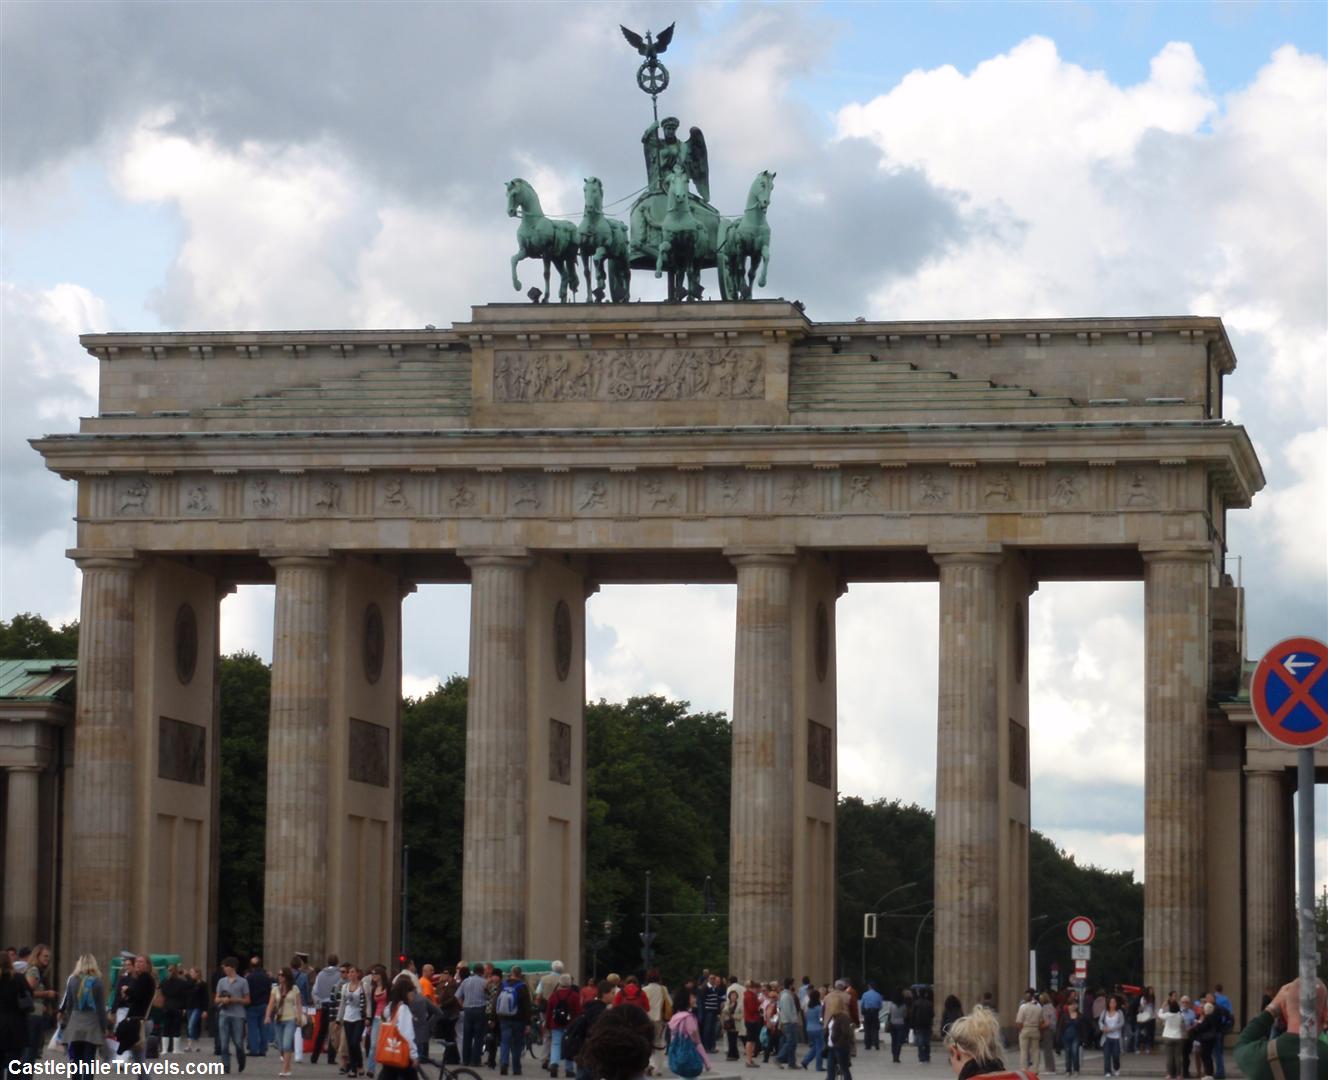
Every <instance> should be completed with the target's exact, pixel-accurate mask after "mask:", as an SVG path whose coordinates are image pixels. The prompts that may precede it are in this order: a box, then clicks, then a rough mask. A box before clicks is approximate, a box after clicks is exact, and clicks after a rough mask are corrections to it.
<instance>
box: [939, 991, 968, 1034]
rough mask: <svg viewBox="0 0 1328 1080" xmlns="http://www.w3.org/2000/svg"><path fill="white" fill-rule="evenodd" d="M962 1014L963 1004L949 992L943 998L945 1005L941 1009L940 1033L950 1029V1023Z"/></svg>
mask: <svg viewBox="0 0 1328 1080" xmlns="http://www.w3.org/2000/svg"><path fill="white" fill-rule="evenodd" d="M963 1015H964V1006H963V1004H962V1003H961V1002H960V1000H959V999H958V998H957V997H955V995H954V994H950V995H949V996H947V997H946V999H945V1005H944V1007H943V1008H942V1009H941V1034H942V1035H944V1034H945V1033H946V1032H947V1031H949V1030H950V1025H951V1024H953V1023H954V1022H955V1021H956V1020H958V1019H959V1018H960V1017H961V1016H963Z"/></svg>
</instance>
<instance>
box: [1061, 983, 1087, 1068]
mask: <svg viewBox="0 0 1328 1080" xmlns="http://www.w3.org/2000/svg"><path fill="white" fill-rule="evenodd" d="M1081 1022H1082V1018H1081V1017H1080V1015H1079V1002H1078V1001H1077V1000H1075V995H1074V994H1070V995H1069V996H1068V997H1067V998H1066V1000H1065V1007H1064V1008H1063V1009H1062V1010H1061V1014H1060V1017H1059V1020H1058V1023H1059V1025H1060V1044H1061V1049H1062V1050H1063V1051H1064V1052H1065V1072H1066V1073H1067V1074H1069V1075H1073V1074H1075V1073H1077V1072H1079V1071H1080V1069H1081V1068H1082V1057H1081V1053H1080V1049H1079V1048H1080V1046H1081V1045H1082V1039H1081V1037H1080V1034H1081V1033H1080V1030H1079V1028H1080V1024H1081Z"/></svg>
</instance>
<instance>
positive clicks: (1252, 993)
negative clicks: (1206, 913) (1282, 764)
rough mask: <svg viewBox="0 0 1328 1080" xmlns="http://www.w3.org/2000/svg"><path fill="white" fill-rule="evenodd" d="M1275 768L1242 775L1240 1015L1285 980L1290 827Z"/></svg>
mask: <svg viewBox="0 0 1328 1080" xmlns="http://www.w3.org/2000/svg"><path fill="white" fill-rule="evenodd" d="M1286 811H1287V798H1286V789H1285V787H1284V785H1283V781H1282V770H1281V769H1252V768H1247V769H1246V770H1245V838H1244V840H1245V904H1246V909H1245V910H1246V916H1245V919H1246V922H1245V933H1246V938H1245V942H1246V946H1245V947H1246V953H1245V1012H1246V1014H1247V1015H1253V1013H1254V1011H1255V1010H1256V1009H1258V1007H1259V1002H1260V1000H1262V995H1263V990H1264V987H1266V986H1271V987H1273V988H1274V990H1276V988H1277V987H1279V986H1281V985H1282V983H1283V982H1285V981H1286V977H1285V976H1286V972H1285V970H1284V968H1283V958H1284V957H1285V955H1286V947H1285V941H1284V937H1283V935H1284V932H1285V930H1286V927H1287V922H1288V920H1289V918H1290V915H1291V904H1290V899H1289V896H1288V892H1287V884H1288V883H1287V880H1286V878H1287V876H1288V875H1287V867H1286V865H1285V863H1284V860H1283V858H1282V844H1281V843H1280V842H1279V839H1280V837H1282V836H1283V835H1285V834H1286V832H1287V830H1289V829H1290V828H1291V822H1290V821H1289V820H1288V817H1289V815H1288V814H1287V812H1286Z"/></svg>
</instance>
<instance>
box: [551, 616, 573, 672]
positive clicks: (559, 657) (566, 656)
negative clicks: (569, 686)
mask: <svg viewBox="0 0 1328 1080" xmlns="http://www.w3.org/2000/svg"><path fill="white" fill-rule="evenodd" d="M571 670H572V612H571V610H570V609H569V608H568V606H567V601H566V600H559V601H558V603H556V604H555V605H554V606H553V671H554V674H555V675H557V676H558V681H559V682H566V681H567V676H568V673H569V672H570V671H571Z"/></svg>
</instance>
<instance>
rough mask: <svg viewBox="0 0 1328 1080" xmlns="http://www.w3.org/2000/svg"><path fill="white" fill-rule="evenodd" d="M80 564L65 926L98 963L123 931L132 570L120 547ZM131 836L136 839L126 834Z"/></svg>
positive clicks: (133, 563) (122, 942)
mask: <svg viewBox="0 0 1328 1080" xmlns="http://www.w3.org/2000/svg"><path fill="white" fill-rule="evenodd" d="M75 559H76V561H77V563H78V566H79V569H81V570H82V571H83V596H82V604H81V606H80V613H79V635H78V681H77V702H76V704H75V711H74V745H75V747H76V751H75V755H74V768H73V784H74V793H73V795H74V797H73V821H72V822H71V827H70V845H69V847H70V850H69V862H68V866H69V895H70V904H69V923H70V925H69V933H68V937H67V939H66V940H68V941H69V943H70V947H71V948H72V950H73V951H74V953H76V954H77V953H81V952H90V953H93V954H94V955H96V956H97V957H98V958H102V962H103V963H109V957H112V956H114V955H115V954H116V953H117V952H118V951H119V950H120V949H125V948H137V947H138V946H137V945H136V944H135V943H134V942H131V941H130V940H129V932H130V927H129V897H130V886H131V879H130V870H131V866H132V860H133V859H134V858H135V856H138V857H141V851H140V850H139V847H140V845H141V844H142V843H143V838H142V837H138V838H135V837H134V835H133V828H134V813H133V811H134V799H135V797H136V795H137V792H136V791H135V790H134V572H135V570H136V569H137V568H138V562H137V560H135V559H132V558H126V557H121V556H110V557H101V556H95V555H88V556H85V557H79V556H78V555H77V554H76V555H75ZM136 840H137V843H136V842H135V841H136Z"/></svg>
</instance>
